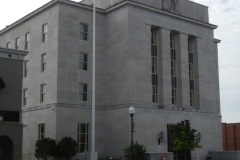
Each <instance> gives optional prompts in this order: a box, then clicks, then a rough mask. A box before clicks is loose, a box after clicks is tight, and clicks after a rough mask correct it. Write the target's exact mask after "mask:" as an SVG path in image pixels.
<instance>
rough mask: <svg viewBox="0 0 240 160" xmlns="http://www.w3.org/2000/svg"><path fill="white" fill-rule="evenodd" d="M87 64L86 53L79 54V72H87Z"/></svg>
mask: <svg viewBox="0 0 240 160" xmlns="http://www.w3.org/2000/svg"><path fill="white" fill-rule="evenodd" d="M87 64H88V55H87V53H80V55H79V68H80V69H81V70H85V71H86V70H87Z"/></svg>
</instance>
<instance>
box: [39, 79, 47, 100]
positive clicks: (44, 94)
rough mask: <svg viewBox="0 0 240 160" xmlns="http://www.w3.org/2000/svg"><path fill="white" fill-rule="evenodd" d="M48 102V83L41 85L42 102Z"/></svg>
mask: <svg viewBox="0 0 240 160" xmlns="http://www.w3.org/2000/svg"><path fill="white" fill-rule="evenodd" d="M45 100H46V83H44V84H41V86H40V102H44V101H45Z"/></svg>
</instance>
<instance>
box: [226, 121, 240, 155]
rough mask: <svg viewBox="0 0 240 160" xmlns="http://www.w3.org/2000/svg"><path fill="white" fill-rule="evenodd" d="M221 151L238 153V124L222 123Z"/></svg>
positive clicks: (239, 140) (239, 136)
mask: <svg viewBox="0 0 240 160" xmlns="http://www.w3.org/2000/svg"><path fill="white" fill-rule="evenodd" d="M222 135H223V150H224V151H240V123H223V124H222Z"/></svg>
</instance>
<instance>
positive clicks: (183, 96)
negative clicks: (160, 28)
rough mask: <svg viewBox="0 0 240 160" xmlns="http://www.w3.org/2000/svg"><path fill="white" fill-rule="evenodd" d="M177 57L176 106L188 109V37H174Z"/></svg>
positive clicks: (180, 34)
mask: <svg viewBox="0 0 240 160" xmlns="http://www.w3.org/2000/svg"><path fill="white" fill-rule="evenodd" d="M176 55H177V79H178V84H177V85H178V86H177V89H178V92H177V106H180V107H183V108H189V107H190V93H189V91H190V87H189V67H188V65H189V60H188V35H186V34H183V33H179V34H178V35H177V36H176Z"/></svg>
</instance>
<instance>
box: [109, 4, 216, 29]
mask: <svg viewBox="0 0 240 160" xmlns="http://www.w3.org/2000/svg"><path fill="white" fill-rule="evenodd" d="M125 5H133V6H137V7H139V8H143V9H146V10H150V11H153V12H157V13H160V14H163V15H166V16H169V17H173V18H175V19H179V20H183V21H186V22H190V23H194V24H198V25H201V26H204V27H208V28H211V29H217V27H218V26H217V25H214V24H210V23H206V22H202V21H199V20H196V19H193V18H189V17H185V16H183V15H179V14H176V13H173V12H166V11H164V10H161V9H158V8H154V7H151V6H146V5H144V4H141V3H137V2H135V1H128V0H123V1H120V2H119V3H116V4H114V5H112V6H110V7H108V8H107V9H105V13H108V12H111V11H113V10H115V9H117V8H119V7H123V6H125Z"/></svg>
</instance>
